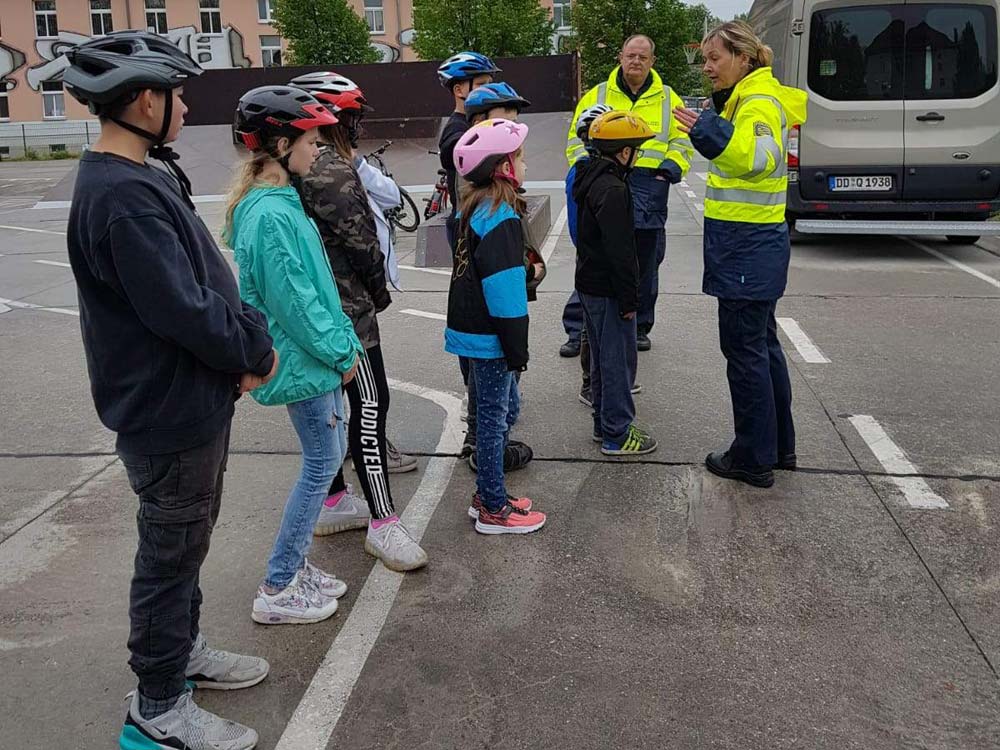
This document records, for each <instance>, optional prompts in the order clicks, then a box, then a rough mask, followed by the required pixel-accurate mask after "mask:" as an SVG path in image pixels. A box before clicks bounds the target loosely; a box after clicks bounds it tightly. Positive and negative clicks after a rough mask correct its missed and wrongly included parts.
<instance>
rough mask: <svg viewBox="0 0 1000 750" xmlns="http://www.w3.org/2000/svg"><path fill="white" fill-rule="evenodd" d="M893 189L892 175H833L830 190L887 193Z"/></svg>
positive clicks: (834, 191)
mask: <svg viewBox="0 0 1000 750" xmlns="http://www.w3.org/2000/svg"><path fill="white" fill-rule="evenodd" d="M890 190H892V175H861V176H856V177H848V176H843V177H831V178H830V192H833V193H840V192H853V193H885V192H888V191H890Z"/></svg>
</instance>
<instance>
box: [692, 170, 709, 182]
mask: <svg viewBox="0 0 1000 750" xmlns="http://www.w3.org/2000/svg"><path fill="white" fill-rule="evenodd" d="M695 174H696V175H698V176H699V177H700V178H701V179H703V180H704V181H705V182H708V172H695Z"/></svg>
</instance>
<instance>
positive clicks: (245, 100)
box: [234, 86, 337, 151]
mask: <svg viewBox="0 0 1000 750" xmlns="http://www.w3.org/2000/svg"><path fill="white" fill-rule="evenodd" d="M336 124H337V118H336V117H335V116H334V115H333V113H332V112H331V111H330V110H329V109H327V107H326V106H324V105H323V104H321V103H320V102H319V101H317V100H316V98H315V97H314V96H313V95H312V94H310V93H309V92H307V91H303V90H302V89H300V88H296V87H295V86H260V87H259V88H255V89H251V90H250V91H248V92H246V93H245V94H244V95H243V96H242V97H240V102H239V104H238V105H237V107H236V122H235V124H234V130H235V132H236V136H237V137H238V138H239V139H240V142H241V143H242V144H243V145H244V146H246V147H247V148H248V149H250V150H251V151H259V150H261V149H262V148H264V146H265V144H266V143H268V142H269V141H271V140H272V139H274V138H283V137H284V138H289V139H291V140H293V141H294V140H295V139H296V138H298V137H299V136H300V135H302V134H303V133H305V132H306V131H307V130H312V129H313V128H318V127H321V126H323V125H336Z"/></svg>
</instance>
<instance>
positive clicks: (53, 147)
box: [49, 143, 66, 154]
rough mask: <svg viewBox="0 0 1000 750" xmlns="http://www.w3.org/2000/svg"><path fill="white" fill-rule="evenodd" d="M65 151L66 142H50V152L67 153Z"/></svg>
mask: <svg viewBox="0 0 1000 750" xmlns="http://www.w3.org/2000/svg"><path fill="white" fill-rule="evenodd" d="M65 151H66V144H65V143H50V144H49V153H50V154H59V153H65Z"/></svg>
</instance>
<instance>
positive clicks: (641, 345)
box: [635, 331, 653, 352]
mask: <svg viewBox="0 0 1000 750" xmlns="http://www.w3.org/2000/svg"><path fill="white" fill-rule="evenodd" d="M635 343H636V348H637V349H638V350H639V351H640V352H648V351H649V350H650V349H652V348H653V342H652V341H650V340H649V334H648V333H643V332H642V331H639V335H637V336H636V337H635Z"/></svg>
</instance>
